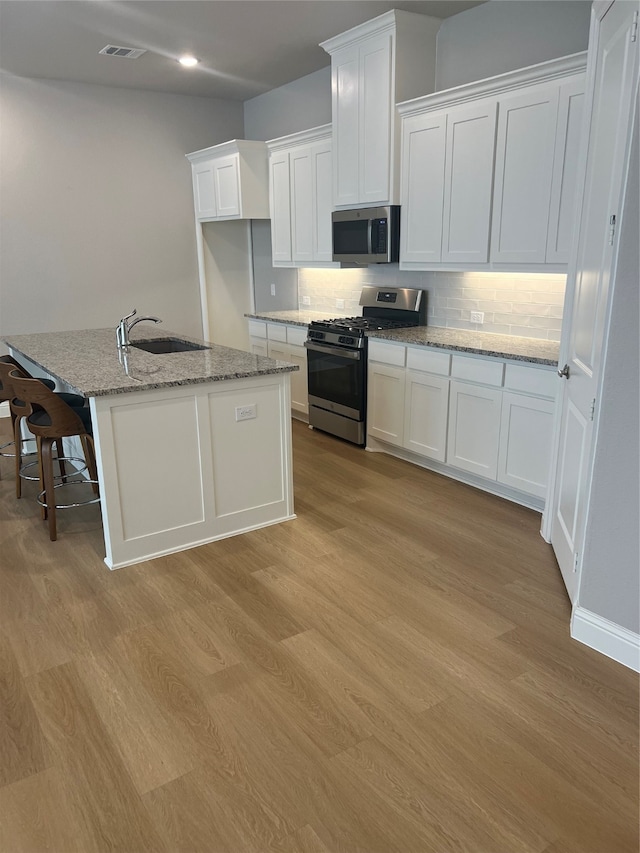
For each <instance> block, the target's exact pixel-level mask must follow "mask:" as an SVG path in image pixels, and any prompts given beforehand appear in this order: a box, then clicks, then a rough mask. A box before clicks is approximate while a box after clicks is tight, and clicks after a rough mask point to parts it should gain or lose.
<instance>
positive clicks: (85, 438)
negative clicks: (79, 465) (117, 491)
mask: <svg viewBox="0 0 640 853" xmlns="http://www.w3.org/2000/svg"><path fill="white" fill-rule="evenodd" d="M80 441H81V442H82V450H83V451H84V459H85V462H86V463H87V469H88V471H89V477H90V478H91V479H92V480H97V479H98V468H97V466H96V454H95V450H94V447H93V438H92V437H91V436H90V435H81V436H80ZM91 488H92V489H93V493H94V495H97V494H98V491H99V489H98V486H97V485H96V484H95V483H94V484H93V485H92V487H91Z"/></svg>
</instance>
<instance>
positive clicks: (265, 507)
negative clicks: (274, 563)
mask: <svg viewBox="0 0 640 853" xmlns="http://www.w3.org/2000/svg"><path fill="white" fill-rule="evenodd" d="M90 404H91V415H92V419H93V430H94V439H95V443H96V456H97V462H98V473H99V478H100V484H101V504H102V514H103V527H104V539H105V549H106V557H105V563H106V564H107V566H108V567H109V568H110V569H119V568H122V567H123V566H129V565H131V564H133V563H139V562H141V561H143V560H150V559H153V558H154V557H159V556H161V555H163V554H169V553H172V552H175V551H182V550H185V549H187V548H193V547H196V546H197V545H203V544H205V543H207V542H213V541H215V540H216V539H222V538H225V537H228V536H233V535H235V534H238V533H244V532H246V531H249V530H254V529H256V528H259V527H265V526H267V525H269V524H276V523H278V522H281V521H287V520H289V519H292V518H295V515H294V513H293V479H292V459H291V420H290V409H291V403H290V378H289V374H288V373H276V374H270V375H264V376H256V377H250V378H243V379H237V380H226V381H216V382H204V383H199V384H190V385H179V386H174V387H162V388H159V389H157V390H154V389H150V390H144V391H139V392H135V391H134V392H129V393H127V394H113V395H108V396H96V397H91V399H90Z"/></svg>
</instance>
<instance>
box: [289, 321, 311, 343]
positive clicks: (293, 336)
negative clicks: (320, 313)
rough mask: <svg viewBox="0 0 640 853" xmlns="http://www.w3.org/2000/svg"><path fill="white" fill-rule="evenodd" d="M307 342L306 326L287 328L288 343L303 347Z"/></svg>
mask: <svg viewBox="0 0 640 853" xmlns="http://www.w3.org/2000/svg"><path fill="white" fill-rule="evenodd" d="M306 340H307V327H306V326H287V342H288V343H290V344H294V346H297V347H303V346H304V342H305V341H306Z"/></svg>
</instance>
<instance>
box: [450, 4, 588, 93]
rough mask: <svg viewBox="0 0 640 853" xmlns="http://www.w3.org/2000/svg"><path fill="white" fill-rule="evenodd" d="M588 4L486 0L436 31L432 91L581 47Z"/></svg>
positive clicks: (585, 38)
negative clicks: (434, 75)
mask: <svg viewBox="0 0 640 853" xmlns="http://www.w3.org/2000/svg"><path fill="white" fill-rule="evenodd" d="M590 12H591V3H590V2H584V0H490V2H488V3H483V4H482V5H481V6H475V7H474V8H473V9H467V11H465V12H460V13H459V14H458V15H453V16H452V17H451V18H446V19H445V20H444V21H443V22H442V26H441V27H440V30H439V31H438V48H437V67H436V89H437V90H440V89H450V88H452V87H453V86H461V85H462V84H463V83H470V82H472V81H473V80H481V79H482V78H484V77H493V76H494V75H496V74H504V73H506V72H507V71H513V70H514V69H516V68H524V67H525V66H527V65H535V64H536V63H538V62H545V61H546V60H548V59H555V58H556V57H558V56H567V55H569V54H571V53H578V52H580V51H582V50H586V49H587V44H588V42H589V22H590Z"/></svg>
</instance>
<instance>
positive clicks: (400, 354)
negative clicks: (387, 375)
mask: <svg viewBox="0 0 640 853" xmlns="http://www.w3.org/2000/svg"><path fill="white" fill-rule="evenodd" d="M405 351H406V347H404V346H403V345H402V344H386V343H383V342H382V341H372V340H369V358H370V359H371V360H372V361H380V362H382V364H394V365H396V367H404V359H405Z"/></svg>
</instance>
